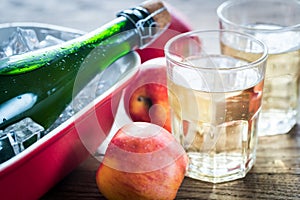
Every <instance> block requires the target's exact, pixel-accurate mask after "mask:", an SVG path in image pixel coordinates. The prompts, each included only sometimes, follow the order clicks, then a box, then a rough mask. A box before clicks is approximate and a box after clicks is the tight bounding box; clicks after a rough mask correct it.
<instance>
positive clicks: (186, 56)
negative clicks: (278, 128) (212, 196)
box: [165, 30, 267, 183]
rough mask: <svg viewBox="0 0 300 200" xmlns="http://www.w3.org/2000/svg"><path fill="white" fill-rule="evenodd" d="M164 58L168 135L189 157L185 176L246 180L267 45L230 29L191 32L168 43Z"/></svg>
mask: <svg viewBox="0 0 300 200" xmlns="http://www.w3.org/2000/svg"><path fill="white" fill-rule="evenodd" d="M233 52H234V53H233ZM165 55H166V60H167V79H168V95H169V102H170V106H171V120H172V122H171V123H172V134H174V136H175V138H176V139H177V140H178V141H179V142H180V143H181V145H183V147H184V149H185V150H186V152H187V154H188V156H189V166H188V170H187V171H188V172H187V176H189V177H191V178H195V179H198V180H202V181H207V182H213V183H220V182H225V181H231V180H235V179H239V178H243V177H245V176H246V174H247V172H248V171H249V170H250V169H251V168H252V166H253V165H254V163H255V158H256V146H257V121H258V117H259V113H260V110H261V99H262V94H263V85H264V75H265V62H266V59H267V47H266V46H265V44H264V43H262V42H261V41H260V40H257V39H256V38H254V37H253V36H251V35H246V34H242V33H238V32H234V31H226V30H210V31H208V30H205V31H192V32H188V33H184V34H181V35H178V36H175V37H174V38H172V39H171V40H169V41H168V43H167V44H166V46H165Z"/></svg>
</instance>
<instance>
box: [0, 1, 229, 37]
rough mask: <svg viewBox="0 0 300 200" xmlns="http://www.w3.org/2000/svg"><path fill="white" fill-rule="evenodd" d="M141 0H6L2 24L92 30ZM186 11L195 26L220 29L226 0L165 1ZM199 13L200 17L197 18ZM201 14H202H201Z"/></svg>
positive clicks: (0, 17)
mask: <svg viewBox="0 0 300 200" xmlns="http://www.w3.org/2000/svg"><path fill="white" fill-rule="evenodd" d="M141 2H143V1H142V0H125V1H123V0H42V1H38V0H9V1H8V0H5V1H1V3H0V13H1V14H0V23H9V22H29V21H32V22H40V23H50V24H55V25H60V26H66V27H70V28H75V29H80V30H83V31H91V30H93V29H95V28H97V27H99V26H101V25H103V24H104V23H106V22H108V21H110V20H111V19H113V18H115V15H116V13H117V12H118V11H120V10H123V9H124V8H130V7H133V6H135V5H138V4H140V3H141ZM164 2H166V3H168V4H169V5H171V6H172V7H174V8H175V9H177V10H178V11H180V12H181V13H182V14H184V15H185V16H186V17H187V18H188V20H189V22H190V24H191V25H192V26H193V28H194V29H214V28H218V22H217V15H216V8H217V6H218V5H219V4H221V3H222V2H224V0H165V1H164ZM195 13H197V15H196V16H197V17H194V15H195ZM199 16H200V17H199Z"/></svg>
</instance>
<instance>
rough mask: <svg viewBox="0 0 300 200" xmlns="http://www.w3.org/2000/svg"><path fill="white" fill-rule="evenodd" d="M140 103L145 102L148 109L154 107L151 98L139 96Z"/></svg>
mask: <svg viewBox="0 0 300 200" xmlns="http://www.w3.org/2000/svg"><path fill="white" fill-rule="evenodd" d="M138 101H141V102H144V104H145V105H147V106H148V108H150V107H151V106H152V101H151V99H150V98H147V97H144V96H139V97H138Z"/></svg>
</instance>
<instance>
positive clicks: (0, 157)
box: [0, 131, 16, 164]
mask: <svg viewBox="0 0 300 200" xmlns="http://www.w3.org/2000/svg"><path fill="white" fill-rule="evenodd" d="M1 134H2V135H1V136H0V164H1V163H3V162H5V161H7V160H9V159H10V158H12V157H13V156H15V155H16V153H15V151H14V148H13V146H12V145H11V139H10V137H9V136H10V135H6V134H4V132H3V131H2V133H1Z"/></svg>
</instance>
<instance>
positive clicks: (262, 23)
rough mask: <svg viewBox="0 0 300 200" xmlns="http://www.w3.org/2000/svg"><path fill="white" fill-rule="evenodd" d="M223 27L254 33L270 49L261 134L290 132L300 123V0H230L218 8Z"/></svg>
mask: <svg viewBox="0 0 300 200" xmlns="http://www.w3.org/2000/svg"><path fill="white" fill-rule="evenodd" d="M217 14H218V17H219V21H220V28H221V29H230V30H235V31H239V32H243V33H248V34H251V35H254V36H255V37H256V38H258V39H260V40H262V41H263V42H265V43H266V44H267V46H268V49H269V56H268V61H267V67H266V78H265V84H264V96H263V105H262V112H261V115H260V118H261V119H260V120H259V131H258V132H259V136H268V135H278V134H284V133H288V132H289V131H290V130H291V129H292V128H293V127H294V125H295V124H296V123H297V114H298V111H297V110H298V109H299V108H298V106H299V74H300V1H296V0H243V1H227V2H224V3H223V4H221V5H220V6H219V7H218V9H217Z"/></svg>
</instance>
